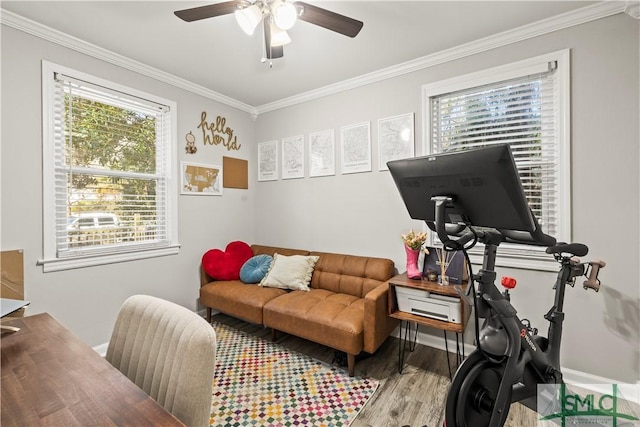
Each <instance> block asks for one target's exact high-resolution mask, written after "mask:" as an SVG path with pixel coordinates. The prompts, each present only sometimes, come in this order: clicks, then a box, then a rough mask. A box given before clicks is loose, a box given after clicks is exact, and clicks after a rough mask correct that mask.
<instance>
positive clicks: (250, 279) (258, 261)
mask: <svg viewBox="0 0 640 427" xmlns="http://www.w3.org/2000/svg"><path fill="white" fill-rule="evenodd" d="M272 261H273V257H272V256H271V255H266V254H263V255H256V256H254V257H251V258H249V259H248V260H247V262H245V263H244V265H243V266H242V267H241V268H240V280H242V281H243V282H244V283H258V282H260V281H261V280H262V279H263V278H264V276H266V275H267V271H269V267H270V266H271V262H272Z"/></svg>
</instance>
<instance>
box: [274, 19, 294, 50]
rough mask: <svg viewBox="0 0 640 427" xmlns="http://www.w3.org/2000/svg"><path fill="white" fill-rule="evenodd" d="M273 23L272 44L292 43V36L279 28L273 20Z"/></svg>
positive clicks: (275, 45)
mask: <svg viewBox="0 0 640 427" xmlns="http://www.w3.org/2000/svg"><path fill="white" fill-rule="evenodd" d="M270 25H271V46H273V47H277V46H284V45H285V44H289V43H291V37H289V34H287V32H286V31H285V30H282V29H280V28H278V27H277V26H276V25H275V24H274V23H273V22H271V23H270Z"/></svg>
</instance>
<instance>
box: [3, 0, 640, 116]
mask: <svg viewBox="0 0 640 427" xmlns="http://www.w3.org/2000/svg"><path fill="white" fill-rule="evenodd" d="M630 3H631V2H629V1H602V2H599V3H596V4H593V5H590V6H586V7H583V8H580V9H577V10H575V11H571V12H567V13H564V14H561V15H557V16H554V17H551V18H548V19H544V20H541V21H537V22H534V23H531V24H527V25H524V26H522V27H518V28H515V29H513V30H508V31H504V32H502V33H498V34H495V35H492V36H488V37H484V38H482V39H478V40H475V41H473V42H469V43H465V44H462V45H459V46H456V47H453V48H450V49H445V50H443V51H440V52H436V53H434V54H431V55H426V56H423V57H420V58H416V59H413V60H411V61H407V62H403V63H400V64H397V65H394V66H391V67H387V68H383V69H381V70H378V71H374V72H371V73H367V74H363V75H361V76H358V77H354V78H352V79H347V80H344V81H342V82H339V83H336V84H332V85H328V86H324V87H321V88H318V89H314V90H311V91H307V92H303V93H300V94H298V95H294V96H290V97H287V98H283V99H280V100H277V101H274V102H270V103H267V104H263V105H260V106H252V105H249V104H245V103H243V102H241V101H238V100H236V99H234V98H231V97H229V96H226V95H223V94H221V93H218V92H216V91H213V90H211V89H208V88H206V87H204V86H200V85H198V84H195V83H192V82H190V81H188V80H185V79H183V78H180V77H177V76H175V75H173V74H170V73H167V72H164V71H162V70H159V69H157V68H154V67H151V66H149V65H146V64H143V63H141V62H138V61H135V60H133V59H130V58H127V57H126V56H123V55H119V54H117V53H114V52H112V51H110V50H107V49H104V48H101V47H99V46H96V45H94V44H91V43H88V42H86V41H84V40H81V39H78V38H76V37H73V36H70V35H68V34H66V33H63V32H61V31H57V30H54V29H52V28H50V27H47V26H45V25H42V24H40V23H38V22H35V21H32V20H30V19H27V18H24V17H22V16H20V15H17V14H15V13H12V12H9V11H7V10H5V9H1V8H0V23H1V24H2V25H7V26H9V27H12V28H15V29H17V30H20V31H23V32H25V33H28V34H31V35H34V36H36V37H39V38H42V39H44V40H47V41H50V42H52V43H56V44H58V45H61V46H64V47H67V48H69V49H72V50H75V51H77V52H80V53H83V54H86V55H88V56H92V57H94V58H97V59H100V60H103V61H105V62H108V63H110V64H113V65H117V66H119V67H122V68H125V69H128V70H131V71H134V72H136V73H138V74H142V75H144V76H147V77H151V78H153V79H156V80H159V81H161V82H164V83H168V84H170V85H173V86H175V87H178V88H181V89H184V90H186V91H189V92H192V93H195V94H197V95H200V96H203V97H205V98H208V99H211V100H213V101H217V102H220V103H222V104H225V105H228V106H230V107H233V108H237V109H238V110H241V111H245V112H247V113H249V114H250V115H251V117H252V118H253V119H254V120H255V119H257V117H258V115H260V114H264V113H267V112H270V111H275V110H279V109H282V108H286V107H290V106H293V105H296V104H300V103H303V102H308V101H312V100H314V99H318V98H322V97H325V96H329V95H334V94H336V93H340V92H344V91H347V90H351V89H355V88H358V87H361V86H366V85H369V84H372V83H377V82H380V81H383V80H387V79H391V78H394V77H398V76H402V75H404V74H408V73H412V72H415V71H419V70H423V69H425V68H429V67H433V66H435V65H439V64H443V63H446V62H450V61H454V60H457V59H461V58H464V57H467V56H471V55H475V54H477V53H480V52H486V51H488V50H491V49H496V48H498V47H502V46H506V45H509V44H512V43H516V42H519V41H523V40H527V39H530V38H533V37H537V36H540V35H543V34H548V33H551V32H554V31H558V30H562V29H565V28H569V27H572V26H575V25H580V24H584V23H587V22H590V21H594V20H596V19H601V18H605V17H607V16H611V15H615V14H618V13H623V12H626V13H628V14H629V15H631V16H633V17H636V16H640V4H638V2H635V1H634V2H633V4H630Z"/></svg>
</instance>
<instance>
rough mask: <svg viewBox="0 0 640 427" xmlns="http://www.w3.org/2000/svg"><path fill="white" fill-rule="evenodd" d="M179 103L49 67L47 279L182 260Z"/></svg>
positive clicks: (46, 85)
mask: <svg viewBox="0 0 640 427" xmlns="http://www.w3.org/2000/svg"><path fill="white" fill-rule="evenodd" d="M175 117H176V106H175V103H173V102H171V101H167V100H164V99H160V98H158V97H155V96H152V95H148V94H144V93H141V92H139V91H136V90H133V89H130V88H126V87H122V86H119V85H116V84H114V83H111V82H107V81H105V80H102V79H98V78H96V77H93V76H89V75H87V74H84V73H80V72H77V71H74V70H70V69H67V68H64V67H61V66H58V65H54V64H51V63H48V62H43V118H44V125H43V134H44V135H43V141H44V144H43V147H44V154H43V161H44V165H43V183H44V185H43V192H44V209H43V210H44V221H43V226H44V239H45V240H44V260H42V261H41V263H42V264H43V265H44V271H56V270H63V269H69V268H78V267H85V266H89V265H97V264H106V263H111V262H118V261H126V260H132V259H140V258H148V257H152V256H160V255H169V254H174V253H177V251H178V245H177V243H176V242H177V235H176V233H177V226H176V200H175V194H176V191H175V190H176V187H175V178H174V176H175V174H174V171H173V170H172V169H173V168H172V166H171V165H172V164H173V163H174V162H173V161H172V159H173V157H174V156H175V153H174V152H173V149H172V147H175V146H176V144H175V143H172V140H173V141H175V138H172V135H173V131H172V126H173V123H175Z"/></svg>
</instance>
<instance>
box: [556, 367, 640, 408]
mask: <svg viewBox="0 0 640 427" xmlns="http://www.w3.org/2000/svg"><path fill="white" fill-rule="evenodd" d="M562 377H563V378H564V382H566V383H567V384H571V385H575V386H577V387H581V388H584V389H587V390H590V391H595V392H597V393H603V394H609V393H611V385H612V384H616V385H617V386H618V390H619V391H620V395H621V396H622V397H623V398H624V399H625V400H628V401H630V402H635V403H638V404H640V381H638V382H636V383H635V384H629V383H621V382H620V381H617V380H614V379H611V378H605V377H600V376H598V375H593V374H590V373H588V372H582V371H576V370H575V369H569V368H562ZM619 397H620V396H619Z"/></svg>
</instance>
